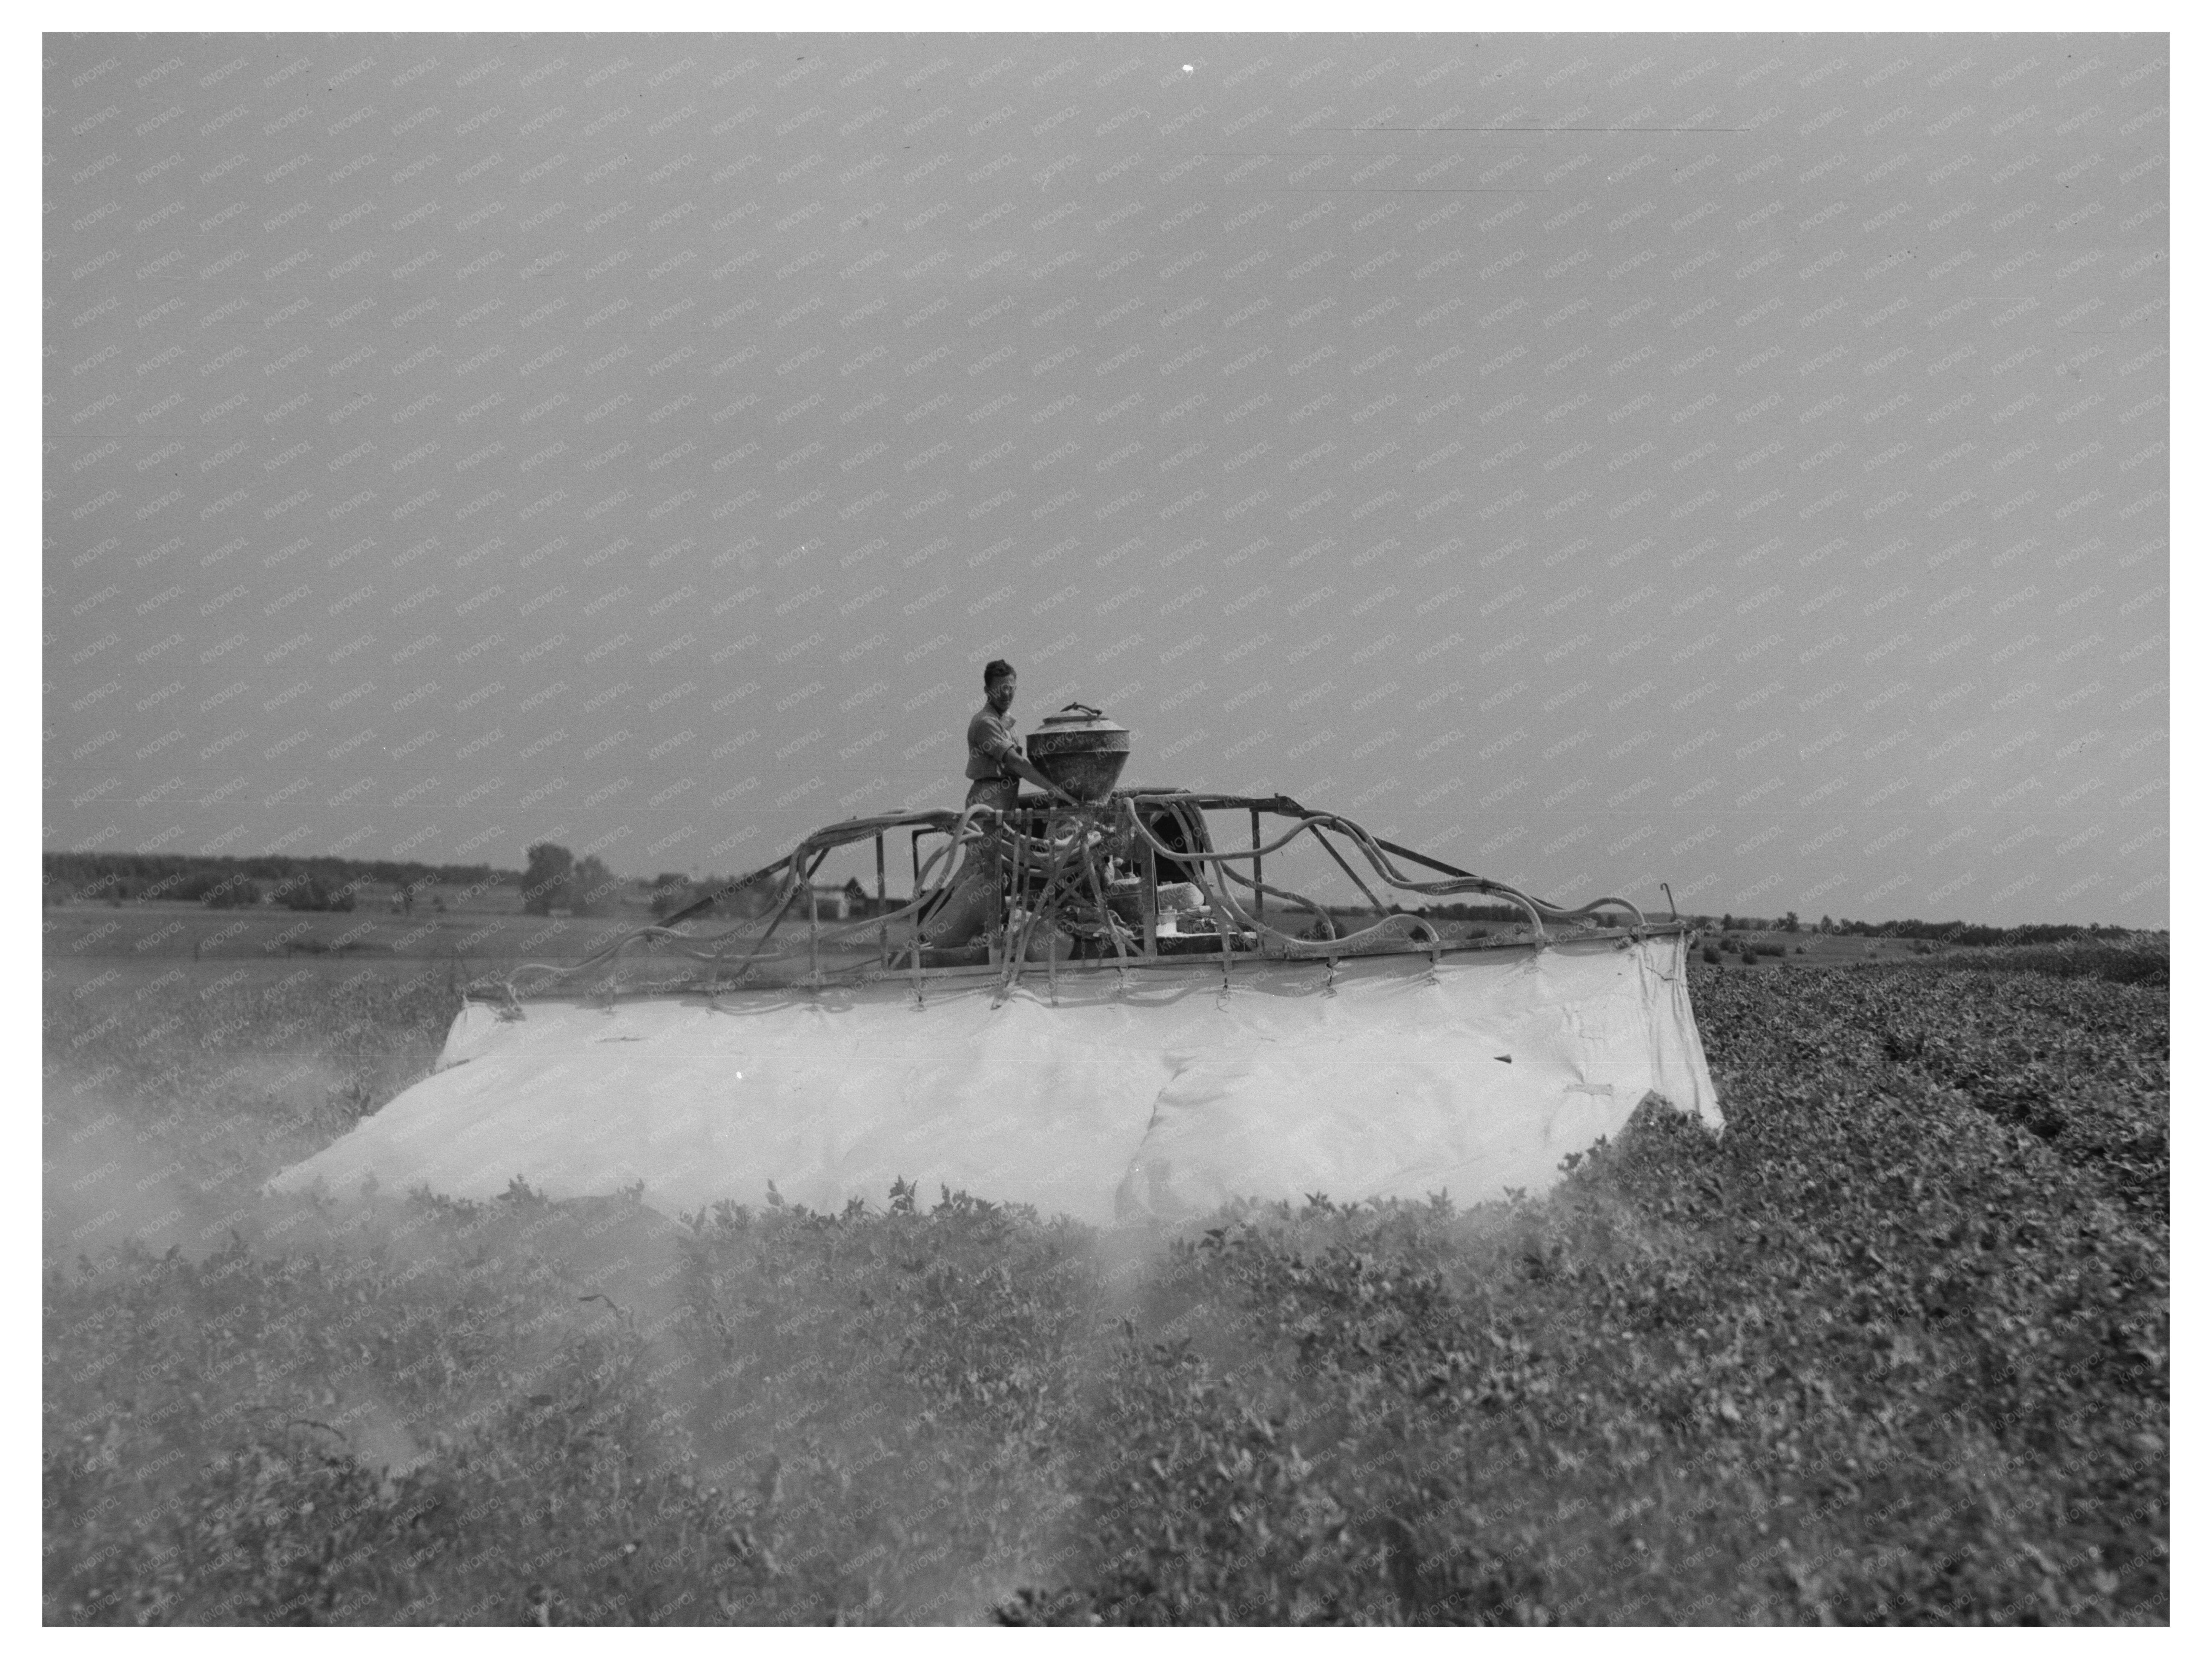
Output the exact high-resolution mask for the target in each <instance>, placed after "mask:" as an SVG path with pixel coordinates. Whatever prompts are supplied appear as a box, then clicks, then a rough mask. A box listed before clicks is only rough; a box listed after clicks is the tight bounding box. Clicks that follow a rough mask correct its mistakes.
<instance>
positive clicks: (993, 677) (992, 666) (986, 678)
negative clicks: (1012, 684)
mask: <svg viewBox="0 0 2212 1659" xmlns="http://www.w3.org/2000/svg"><path fill="white" fill-rule="evenodd" d="M1013 672H1014V665H1013V664H1012V663H1010V662H1008V661H1007V660H1006V659H1005V658H1004V657H994V658H992V659H991V660H990V661H988V662H987V663H985V664H984V665H983V689H984V690H986V691H987V690H990V689H991V687H992V685H993V684H995V683H996V682H998V681H1000V680H1004V679H1011V678H1013Z"/></svg>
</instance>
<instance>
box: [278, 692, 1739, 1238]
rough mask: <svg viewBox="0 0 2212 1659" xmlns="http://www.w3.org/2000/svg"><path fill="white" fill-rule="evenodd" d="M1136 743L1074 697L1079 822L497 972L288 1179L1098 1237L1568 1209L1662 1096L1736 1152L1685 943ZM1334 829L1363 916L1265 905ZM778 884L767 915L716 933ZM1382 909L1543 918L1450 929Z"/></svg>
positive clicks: (1033, 741) (828, 850)
mask: <svg viewBox="0 0 2212 1659" xmlns="http://www.w3.org/2000/svg"><path fill="white" fill-rule="evenodd" d="M1129 743H1130V734H1129V732H1128V731H1127V728H1126V727H1123V726H1120V725H1118V724H1117V723H1115V722H1114V721H1112V720H1108V719H1106V718H1105V717H1104V716H1103V714H1101V713H1100V712H1099V711H1098V710H1097V709H1093V708H1086V707H1085V706H1084V705H1081V704H1070V705H1069V706H1068V707H1067V708H1065V709H1063V710H1062V711H1061V712H1060V714H1055V715H1053V716H1050V717H1048V719H1047V720H1044V721H1042V723H1041V725H1040V726H1039V727H1038V729H1037V730H1036V731H1035V732H1032V733H1031V734H1030V738H1029V739H1028V744H1027V749H1028V753H1029V757H1030V761H1031V763H1033V764H1034V765H1035V766H1036V769H1038V770H1039V771H1040V772H1041V773H1042V774H1043V775H1044V776H1045V777H1047V778H1048V780H1049V781H1051V782H1052V783H1053V784H1054V785H1055V786H1057V787H1058V788H1059V789H1060V790H1061V791H1062V792H1064V797H1065V798H1058V797H1054V796H1048V795H1044V794H1042V793H1037V794H1029V795H1023V796H1019V797H1018V798H1017V799H1016V800H1015V801H1014V803H1013V805H1012V807H1011V808H1008V809H1004V810H1001V809H998V808H994V807H991V806H987V805H973V806H969V807H967V808H965V809H963V810H962V811H941V810H940V811H909V812H898V813H889V814H883V815H878V816H874V817H854V818H848V819H846V820H844V821H843V822H842V823H836V824H831V825H829V826H827V827H826V828H823V829H818V830H817V831H815V832H814V833H813V834H812V835H810V836H807V837H806V838H805V840H803V841H801V842H799V844H798V846H796V847H795V848H793V849H792V850H791V851H790V852H789V853H787V854H785V855H784V856H782V857H781V858H779V859H777V860H775V862H774V863H772V864H769V865H767V866H763V867H762V868H760V869H758V870H756V871H753V872H750V874H747V875H745V876H743V877H740V878H738V879H736V880H735V881H732V882H731V883H728V884H725V885H723V886H721V887H720V888H718V889H717V890H714V892H712V893H709V894H707V895H705V896H702V897H701V898H699V899H698V900H697V901H696V902H694V903H692V904H690V905H689V906H687V907H685V908H684V909H682V910H679V911H678V912H677V913H675V914H674V915H671V916H669V917H668V918H667V919H666V920H665V921H662V922H659V923H657V924H655V925H653V926H651V927H641V928H637V929H635V930H633V931H630V932H628V933H623V934H621V935H619V936H617V937H616V938H613V939H609V940H608V941H606V942H605V944H603V945H601V946H600V947H599V948H598V949H597V950H595V951H592V952H591V953H590V954H589V955H587V956H586V957H583V958H581V959H580V960H579V961H576V962H574V963H566V964H556V963H525V964H521V965H520V966H518V967H515V968H513V969H509V970H507V971H506V972H504V973H501V974H498V975H489V976H487V977H485V978H483V979H479V980H477V981H474V982H473V983H472V984H471V986H470V987H468V990H469V994H470V998H469V1000H468V1001H467V1002H466V1004H465V1006H464V1008H463V1010H462V1012H461V1013H460V1015H459V1018H457V1019H456V1021H455V1023H454V1026H453V1031H452V1034H451V1035H450V1036H449V1037H448V1039H447V1044H446V1047H445V1050H444V1052H443V1053H442V1054H441V1056H440V1059H439V1062H438V1065H437V1066H436V1067H435V1071H434V1073H433V1074H432V1075H431V1076H430V1077H428V1078H427V1079H424V1080H423V1081H422V1082H421V1083H419V1084H417V1085H416V1086H415V1087H414V1088H412V1089H410V1090H409V1091H407V1092H406V1093H404V1094H403V1095H401V1096H400V1097H398V1098H397V1099H395V1100H394V1101H392V1103H390V1104H389V1105H387V1106H386V1108H385V1109H383V1110H382V1111H381V1112H380V1113H379V1114H377V1115H375V1116H374V1117H373V1118H370V1119H368V1120H366V1121H364V1122H363V1123H362V1125H360V1126H359V1127H357V1128H356V1129H355V1130H354V1131H353V1132H352V1133H350V1134H349V1135H348V1136H346V1137H345V1138H344V1139H341V1140H339V1141H338V1142H337V1143H336V1144H334V1145H333V1146H331V1147H329V1148H326V1149H325V1151H324V1152H321V1153H319V1154H318V1155H317V1156H316V1157H315V1158H311V1159H309V1160H308V1161H307V1163H306V1164H301V1165H299V1166H297V1167H295V1169H294V1170H289V1171H287V1172H286V1173H285V1175H284V1176H280V1177H279V1178H278V1184H279V1185H280V1186H286V1185H289V1186H294V1187H301V1186H310V1185H313V1184H314V1183H316V1182H323V1183H326V1184H327V1185H328V1186H329V1187H330V1188H332V1189H333V1190H343V1188H346V1187H347V1186H349V1185H351V1184H356V1183H358V1182H360V1181H362V1180H363V1179H365V1178H367V1177H369V1176H374V1177H375V1179H376V1181H377V1182H379V1183H380V1184H381V1185H383V1186H385V1187H387V1188H389V1187H392V1186H393V1185H395V1184H396V1185H398V1186H399V1187H400V1188H407V1187H411V1186H416V1185H427V1186H429V1187H431V1188H435V1189H437V1190H440V1191H443V1192H447V1193H450V1194H453V1195H455V1196H464V1197H465V1196H488V1195H490V1194H495V1193H497V1192H499V1191H501V1190H503V1189H504V1188H506V1186H507V1182H508V1181H509V1179H510V1178H511V1177H513V1176H517V1175H520V1176H522V1177H523V1178H524V1179H525V1180H526V1181H527V1182H529V1184H530V1185H531V1186H532V1187H534V1188H538V1189H540V1190H543V1191H546V1192H548V1193H550V1194H552V1195H554V1196H556V1197H561V1196H570V1195H583V1194H592V1193H604V1192H610V1191H612V1190H615V1189H616V1188H619V1187H623V1186H627V1185H630V1184H633V1183H635V1182H640V1181H641V1182H644V1183H645V1192H646V1199H647V1201H648V1202H650V1203H654V1204H656V1205H659V1206H662V1207H665V1208H667V1209H670V1210H671V1212H678V1211H684V1210H689V1209H696V1208H699V1207H702V1206H706V1205H708V1204H711V1203H713V1202H715V1201H717V1200H721V1199H725V1198H731V1199H736V1200H739V1201H758V1200H762V1199H763V1198H764V1197H766V1196H768V1195H769V1194H774V1195H775V1201H793V1202H799V1203H804V1204H806V1205H809V1206H813V1207H817V1208H836V1207H840V1206H842V1205H844V1204H846V1203H848V1202H849V1201H850V1200H853V1199H854V1198H859V1199H862V1200H873V1201H878V1202H880V1201H881V1200H883V1198H884V1195H885V1194H886V1193H887V1192H888V1191H889V1190H890V1187H891V1185H892V1183H893V1182H895V1181H898V1180H902V1179H905V1180H916V1179H919V1180H921V1181H926V1182H939V1183H941V1184H942V1185H944V1186H945V1187H948V1188H962V1189H964V1190H967V1191H969V1192H970V1193H972V1194H974V1195H975V1196H977V1197H980V1198H985V1199H993V1200H1015V1201H1021V1202H1026V1203H1029V1204H1031V1205H1034V1206H1036V1207H1037V1208H1038V1209H1039V1210H1041V1211H1042V1212H1047V1213H1051V1212H1066V1213H1068V1214H1071V1215H1073V1216H1074V1217H1076V1218H1079V1219H1083V1220H1089V1221H1093V1222H1109V1221H1114V1220H1116V1219H1129V1218H1176V1217H1182V1216H1185V1215H1190V1214H1194V1213H1203V1212H1208V1211H1211V1210H1212V1209H1213V1208H1216V1207H1218V1206H1220V1205H1221V1204H1224V1203H1227V1202H1232V1201H1236V1200H1245V1199H1261V1200H1275V1199H1297V1198H1300V1197H1302V1196H1304V1195H1305V1194H1315V1193H1325V1194H1328V1195H1329V1196H1331V1197H1333V1198H1335V1199H1337V1200H1364V1199H1377V1200H1380V1199H1388V1198H1408V1199H1420V1198H1424V1197H1426V1196H1428V1195H1430V1194H1436V1193H1439V1192H1442V1193H1447V1194H1449V1195H1451V1196H1454V1197H1455V1198H1458V1199H1460V1200H1462V1201H1468V1200H1481V1199H1487V1198H1494V1197H1497V1196H1499V1195H1500V1194H1502V1193H1503V1192H1504V1191H1505V1190H1507V1189H1509V1188H1520V1189H1523V1190H1528V1191H1541V1190H1542V1189H1543V1188H1546V1187H1548V1186H1549V1185H1550V1184H1551V1182H1553V1181H1554V1180H1556V1179H1557V1178H1558V1174H1559V1169H1560V1167H1561V1164H1562V1162H1563V1160H1564V1159H1565V1156H1566V1155H1567V1154H1569V1153H1572V1152H1582V1151H1584V1150H1586V1149H1587V1148H1588V1147H1589V1146H1591V1145H1592V1144H1594V1143H1595V1141H1596V1140H1597V1139H1600V1138H1601V1137H1602V1136H1606V1135H1609V1134H1613V1133H1618V1132H1619V1131H1620V1129H1621V1127H1624V1126H1625V1125H1626V1121H1627V1120H1628V1118H1629V1117H1630V1115H1632V1113H1633V1112H1634V1110H1635V1109H1636V1108H1637V1107H1638V1105H1640V1104H1642V1103H1644V1101H1645V1100H1646V1098H1647V1097H1657V1099H1658V1100H1659V1101H1661V1102H1663V1103H1665V1104H1667V1105H1669V1106H1671V1107H1673V1108H1674V1109H1679V1110H1682V1111H1686V1112H1689V1113H1692V1114H1693V1115H1697V1116H1698V1117H1699V1118H1701V1119H1703V1120H1704V1121H1706V1122H1707V1123H1708V1124H1709V1125H1710V1126H1711V1127H1715V1128H1717V1127H1719V1125H1720V1114H1719V1109H1718V1106H1717V1102H1716V1100H1715V1097H1714V1092H1713V1085H1712V1082H1711V1076H1710V1073H1709V1072H1708V1070H1707V1067H1706V1064H1705V1054H1704V1050H1703V1047H1702V1045H1701V1044H1700V1042H1699V1037H1698V1032H1697V1026H1696V1023H1695V1020H1694V1018H1692V1013H1691V1010H1690V1005H1689V999H1688V994H1687V988H1686V963H1687V961H1688V954H1689V949H1690V945H1691V943H1692V927H1691V924H1689V923H1688V922H1686V921H1682V920H1680V918H1678V917H1674V916H1671V915H1670V916H1669V917H1668V919H1667V920H1665V921H1658V920H1656V919H1653V918H1651V917H1649V916H1647V915H1645V914H1644V911H1643V910H1642V909H1641V908H1638V906H1637V905H1635V904H1634V903H1632V902H1630V901H1629V900H1627V899H1626V898H1622V897H1619V896H1606V897H1601V898H1597V899H1594V900H1591V901H1589V902H1587V903H1584V904H1581V905H1578V906H1576V907H1573V908H1565V907H1561V906H1559V905H1554V904H1550V903H1547V902H1544V901H1542V900H1540V899H1537V898H1535V897H1534V896H1530V895H1529V894H1527V893H1525V892H1522V891H1521V890H1518V889H1516V888H1514V887H1511V886H1509V885H1507V884H1504V883H1502V882H1498V881H1494V880H1492V879H1489V878H1486V877H1482V876H1479V875H1475V874H1473V873H1471V872H1467V871H1464V870H1460V869H1457V868H1455V867H1454V866H1450V865H1449V864H1445V863H1443V862H1441V861H1439V860H1436V859H1433V858H1431V857H1429V856H1428V855H1426V854H1421V853H1417V852H1414V851H1413V850H1412V849H1410V848H1405V847H1401V846H1398V845H1396V844H1395V843H1393V842H1388V841H1385V840H1383V839H1381V838H1380V837H1378V836H1375V835H1372V834H1370V832H1369V831H1368V830H1366V829H1364V828H1363V827H1362V826H1360V825H1359V824H1358V823H1355V822H1354V821H1353V820H1352V819H1351V818H1348V817H1344V816H1343V815H1341V814H1338V813H1332V812H1325V811H1312V810H1310V809H1308V808H1307V807H1305V806H1304V805H1301V804H1299V803H1298V802H1297V801H1296V800H1293V799H1291V798H1289V797H1288V796H1284V795H1268V796H1258V795H1242V794H1224V793H1208V792H1203V791H1194V790H1185V789H1169V788H1127V789H1123V788H1118V787H1116V785H1117V784H1118V782H1119V779H1120V775H1121V770H1122V768H1123V766H1124V764H1125V763H1126V762H1127V758H1128V755H1129ZM1224 815H1228V817H1229V822H1230V823H1231V824H1232V825H1233V826H1234V829H1233V830H1232V831H1231V836H1233V838H1234V839H1235V840H1237V841H1242V840H1243V838H1244V832H1245V831H1246V829H1247V828H1248V826H1249V845H1230V844H1227V842H1228V840H1229V839H1231V837H1229V836H1219V835H1218V834H1217V832H1216V827H1215V826H1216V823H1217V822H1218V820H1220V819H1221V818H1222V817H1224ZM896 837H903V838H904V839H905V840H906V841H907V842H908V854H909V857H910V859H911V863H912V873H913V888H912V896H911V897H910V898H909V899H908V901H907V902H905V903H904V904H902V905H900V906H897V907H896V908H892V907H890V901H889V898H888V895H887V892H886V874H887V870H886V865H887V860H888V858H889V857H890V843H891V842H892V841H893V839H894V838H896ZM1307 837H1310V838H1311V839H1312V840H1313V841H1315V842H1317V843H1318V844H1319V845H1320V847H1321V848H1322V849H1323V850H1325V851H1326V852H1327V854H1328V857H1329V858H1330V860H1333V861H1334V864H1335V866H1337V867H1338V868H1339V869H1340V870H1341V871H1342V872H1343V873H1344V874H1345V875H1346V877H1347V878H1349V879H1350V881H1351V883H1352V885H1353V887H1354V888H1356V889H1357V890H1358V892H1359V893H1360V895H1361V896H1362V897H1363V898H1364V901H1365V903H1366V907H1367V908H1368V909H1369V910H1370V911H1371V912H1373V913H1374V915H1375V917H1376V919H1375V920H1374V921H1371V922H1368V923H1366V924H1365V925H1363V926H1358V927H1353V928H1352V929H1351V930H1350V931H1340V925H1339V921H1338V914H1337V913H1336V912H1334V911H1332V909H1331V908H1330V907H1329V906H1328V905H1326V904H1324V903H1322V902H1317V901H1316V899H1314V898H1311V897H1308V896H1304V895H1303V894H1300V893H1297V892H1294V891H1292V890H1290V889H1288V888H1286V887H1284V886H1281V885H1279V884H1275V883H1271V882H1269V881H1268V880H1267V877H1266V872H1267V860H1268V859H1269V858H1270V857H1271V856H1278V855H1282V854H1285V852H1286V849H1289V848H1291V847H1292V846H1293V844H1294V843H1297V842H1300V841H1301V840H1302V839H1304V838H1307ZM867 842H873V843H874V848H875V866H876V887H877V896H878V914H877V915H872V916H870V917H866V918H864V919H861V920H859V921H851V920H847V921H842V922H833V923H829V924H825V922H824V920H823V916H822V915H821V894H820V891H819V890H818V889H817V886H816V884H815V877H816V875H817V872H819V871H820V869H821V868H822V866H823V863H824V861H825V860H828V859H829V856H830V855H831V854H833V853H836V851H838V850H839V849H840V848H853V847H858V846H862V845H864V844H865V843H867ZM1347 854H1349V856H1347ZM1362 865H1364V866H1365V868H1366V870H1367V872H1369V874H1368V876H1365V877H1363V876H1362V874H1361V873H1360V868H1359V866H1362ZM1407 866H1414V868H1415V869H1417V870H1418V871H1419V872H1421V873H1420V874H1419V875H1416V874H1413V873H1411V872H1409V871H1408V870H1407ZM1370 878H1371V881H1370ZM762 888H765V889H766V890H767V892H768V893H769V896H771V897H772V898H773V902H774V903H773V908H772V910H771V911H770V913H769V916H768V920H767V923H766V926H765V927H762V926H760V925H758V923H757V922H752V923H741V924H739V925H738V926H733V927H728V928H726V929H725V930H724V931H722V932H720V933H696V932H693V931H690V928H691V927H693V926H696V923H697V922H698V921H699V920H700V919H702V917H704V916H705V915H707V913H708V912H709V911H711V910H713V909H714V908H717V907H718V906H719V905H720V904H723V903H726V902H729V901H731V900H732V899H734V898H736V897H737V896H738V895H739V894H740V893H743V892H744V891H745V890H749V889H762ZM1384 891H1388V892H1390V893H1393V894H1411V895H1414V896H1418V898H1419V899H1420V900H1422V901H1436V900H1442V899H1446V898H1451V897H1455V896H1462V895H1473V896H1480V897H1481V898H1483V899H1486V900H1489V901H1492V902H1496V903H1499V904H1504V905H1510V906H1511V907H1512V908H1513V910H1514V911H1516V912H1517V913H1518V915H1520V917H1521V918H1522V921H1521V922H1520V924H1519V925H1518V926H1516V927H1510V928H1505V929H1500V930H1498V931H1495V932H1490V933H1480V934H1478V935H1477V936H1476V937H1473V938H1466V939H1461V938H1452V939H1447V938H1446V937H1444V935H1443V933H1442V932H1441V931H1440V930H1439V929H1438V927H1437V926H1436V924H1435V923H1434V922H1433V921H1431V920H1430V919H1429V918H1427V917H1426V916H1423V915H1415V914H1409V913H1407V912H1404V911H1401V910H1397V909H1395V908H1393V906H1392V905H1391V904H1390V903H1389V902H1385V900H1384V898H1383V892H1384ZM802 902H804V904H805V910H806V915H805V938H804V939H803V940H802V939H799V938H798V937H797V934H798V932H799V929H798V927H796V926H793V927H790V928H789V929H786V928H785V924H786V923H787V921H791V920H792V917H793V911H794V910H795V909H796V908H798V907H799V905H800V904H801V903H802ZM1670 908H1671V907H1670ZM948 921H952V922H955V923H964V924H965V925H964V926H963V925H956V926H954V927H951V928H950V929H948V927H947V926H946V924H947V923H948ZM779 934H781V938H779Z"/></svg>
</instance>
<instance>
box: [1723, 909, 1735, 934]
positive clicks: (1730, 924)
mask: <svg viewBox="0 0 2212 1659" xmlns="http://www.w3.org/2000/svg"><path fill="white" fill-rule="evenodd" d="M1721 932H1723V933H1734V932H1735V915H1733V914H1731V913H1729V912H1727V911H1723V912H1722V914H1721Z"/></svg>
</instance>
